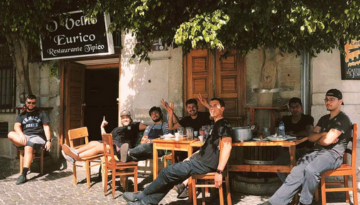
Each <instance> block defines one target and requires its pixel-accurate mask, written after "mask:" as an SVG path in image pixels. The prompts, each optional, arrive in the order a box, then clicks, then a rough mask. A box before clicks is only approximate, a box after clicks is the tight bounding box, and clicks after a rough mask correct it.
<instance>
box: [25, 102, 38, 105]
mask: <svg viewBox="0 0 360 205" xmlns="http://www.w3.org/2000/svg"><path fill="white" fill-rule="evenodd" d="M26 103H27V104H28V105H30V104H33V105H35V104H36V102H26Z"/></svg>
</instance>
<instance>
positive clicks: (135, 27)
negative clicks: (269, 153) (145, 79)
mask: <svg viewBox="0 0 360 205" xmlns="http://www.w3.org/2000/svg"><path fill="white" fill-rule="evenodd" d="M81 7H82V8H84V10H86V11H87V12H89V13H96V12H103V11H105V12H109V13H110V14H111V16H112V20H113V21H112V25H111V27H110V29H111V30H112V31H113V30H119V31H125V32H127V33H128V32H131V33H133V34H134V35H136V38H137V44H136V46H135V49H134V53H135V54H134V56H133V57H135V56H140V57H141V59H145V60H149V58H148V52H149V51H150V49H151V45H152V42H153V40H155V39H159V38H161V39H162V40H163V41H165V42H167V44H168V45H169V44H171V43H175V44H177V45H179V46H182V48H183V50H184V51H185V53H187V52H189V51H190V50H191V49H194V48H209V49H224V48H226V49H235V50H237V51H238V52H239V53H242V54H246V53H247V52H249V51H251V50H253V49H257V48H259V47H268V48H279V49H280V50H281V51H285V52H297V53H300V51H302V50H305V51H308V52H309V53H310V54H311V55H312V56H314V55H316V54H317V53H319V52H321V51H323V50H324V51H328V52H329V51H331V50H332V49H334V48H340V49H342V44H341V43H340V39H342V40H344V41H345V42H346V41H349V40H351V39H357V38H358V37H359V34H360V32H359V18H360V2H359V1H356V0H345V1H328V0H316V1H314V0H288V1H284V0H269V1H263V0H232V1H227V0H181V1H179V0H121V1H114V0H98V1H97V2H96V3H92V1H89V0H83V1H81Z"/></svg>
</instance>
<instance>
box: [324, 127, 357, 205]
mask: <svg viewBox="0 0 360 205" xmlns="http://www.w3.org/2000/svg"><path fill="white" fill-rule="evenodd" d="M356 140H357V124H356V123H355V124H354V125H353V136H352V139H351V141H352V150H349V149H346V151H345V153H344V163H343V164H342V165H341V166H340V167H339V168H337V169H335V170H329V171H327V172H325V173H323V174H322V175H321V183H320V184H321V199H322V204H323V205H325V204H326V192H344V191H345V192H346V203H350V196H349V191H352V192H353V197H354V204H355V205H357V204H358V197H357V182H356V144H357V141H356ZM347 153H349V154H351V164H347ZM327 176H344V182H325V177H327ZM349 176H351V177H352V187H349V184H348V179H349ZM326 185H343V186H344V187H340V188H326Z"/></svg>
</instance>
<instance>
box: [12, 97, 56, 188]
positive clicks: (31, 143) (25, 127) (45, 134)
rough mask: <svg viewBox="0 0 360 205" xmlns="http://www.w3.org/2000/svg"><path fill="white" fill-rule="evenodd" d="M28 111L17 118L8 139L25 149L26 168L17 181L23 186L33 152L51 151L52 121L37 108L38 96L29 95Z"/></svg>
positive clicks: (26, 106)
mask: <svg viewBox="0 0 360 205" xmlns="http://www.w3.org/2000/svg"><path fill="white" fill-rule="evenodd" d="M25 103H26V104H25V108H26V110H25V111H24V112H22V113H21V114H20V115H18V117H17V118H16V122H15V124H14V130H15V131H11V132H9V134H8V138H9V139H10V140H11V142H12V143H14V145H15V146H16V147H18V148H22V147H24V166H23V170H22V174H21V175H20V176H19V178H18V179H17V181H16V184H17V185H19V184H23V183H25V182H26V181H27V180H26V174H27V172H28V171H29V168H30V165H31V162H32V158H33V150H35V151H37V152H39V151H41V149H46V151H49V150H50V147H51V134H50V126H49V123H50V120H49V118H48V116H47V115H46V113H45V112H44V111H42V110H38V109H37V108H36V96H35V95H28V96H27V97H26V101H25Z"/></svg>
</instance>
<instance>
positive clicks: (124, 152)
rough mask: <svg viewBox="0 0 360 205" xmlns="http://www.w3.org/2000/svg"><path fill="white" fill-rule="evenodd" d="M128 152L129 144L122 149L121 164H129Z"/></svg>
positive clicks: (125, 144) (122, 146) (123, 145)
mask: <svg viewBox="0 0 360 205" xmlns="http://www.w3.org/2000/svg"><path fill="white" fill-rule="evenodd" d="M128 152H129V144H128V143H124V144H122V145H121V147H120V161H121V162H127V158H128Z"/></svg>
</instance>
